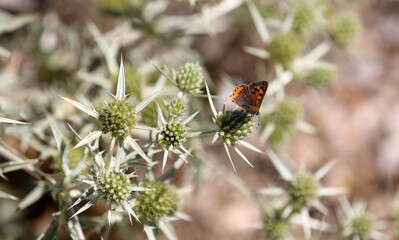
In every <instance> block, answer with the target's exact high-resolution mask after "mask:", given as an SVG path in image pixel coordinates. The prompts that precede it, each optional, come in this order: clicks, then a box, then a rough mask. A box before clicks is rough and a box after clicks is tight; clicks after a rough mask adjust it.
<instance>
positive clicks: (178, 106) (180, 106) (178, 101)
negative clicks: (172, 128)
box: [167, 97, 187, 117]
mask: <svg viewBox="0 0 399 240" xmlns="http://www.w3.org/2000/svg"><path fill="white" fill-rule="evenodd" d="M186 104H187V100H186V98H184V97H176V98H173V99H172V102H171V103H170V104H168V106H167V108H168V109H169V113H170V115H171V116H177V117H178V116H180V115H182V113H183V112H184V108H185V107H186Z"/></svg>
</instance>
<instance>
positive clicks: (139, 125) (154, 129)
mask: <svg viewBox="0 0 399 240" xmlns="http://www.w3.org/2000/svg"><path fill="white" fill-rule="evenodd" d="M135 128H136V129H141V130H149V131H156V130H157V129H156V128H153V127H149V126H145V125H141V124H137V125H136V126H135Z"/></svg>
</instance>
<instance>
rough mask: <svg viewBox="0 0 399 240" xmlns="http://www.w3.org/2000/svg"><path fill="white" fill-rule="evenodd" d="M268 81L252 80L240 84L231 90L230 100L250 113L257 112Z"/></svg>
mask: <svg viewBox="0 0 399 240" xmlns="http://www.w3.org/2000/svg"><path fill="white" fill-rule="evenodd" d="M267 86H268V83H267V82H266V81H260V82H254V83H251V84H249V85H246V84H242V85H240V86H238V87H237V88H236V89H234V90H233V94H232V95H231V96H230V97H231V99H232V101H233V102H234V103H235V104H237V105H238V106H240V107H242V108H244V109H245V110H247V111H248V112H249V113H251V114H258V113H259V108H260V106H261V105H262V101H263V98H264V97H265V94H266V90H267Z"/></svg>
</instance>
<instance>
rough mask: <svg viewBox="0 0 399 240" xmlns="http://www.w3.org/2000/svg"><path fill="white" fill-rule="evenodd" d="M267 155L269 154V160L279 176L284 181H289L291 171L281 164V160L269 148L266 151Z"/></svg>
mask: <svg viewBox="0 0 399 240" xmlns="http://www.w3.org/2000/svg"><path fill="white" fill-rule="evenodd" d="M267 155H268V156H269V158H270V160H271V161H272V163H273V166H274V167H275V168H276V170H277V171H278V173H279V174H280V176H281V177H282V178H283V179H284V180H286V181H291V180H292V178H293V176H292V173H291V171H290V170H289V169H288V168H287V167H286V166H285V165H284V164H283V161H282V160H281V159H280V158H279V157H278V156H277V155H276V154H275V153H274V152H273V151H272V150H269V151H268V152H267Z"/></svg>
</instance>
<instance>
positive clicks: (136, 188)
mask: <svg viewBox="0 0 399 240" xmlns="http://www.w3.org/2000/svg"><path fill="white" fill-rule="evenodd" d="M132 190H133V191H137V192H143V191H151V189H149V188H145V187H137V186H134V187H132Z"/></svg>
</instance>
